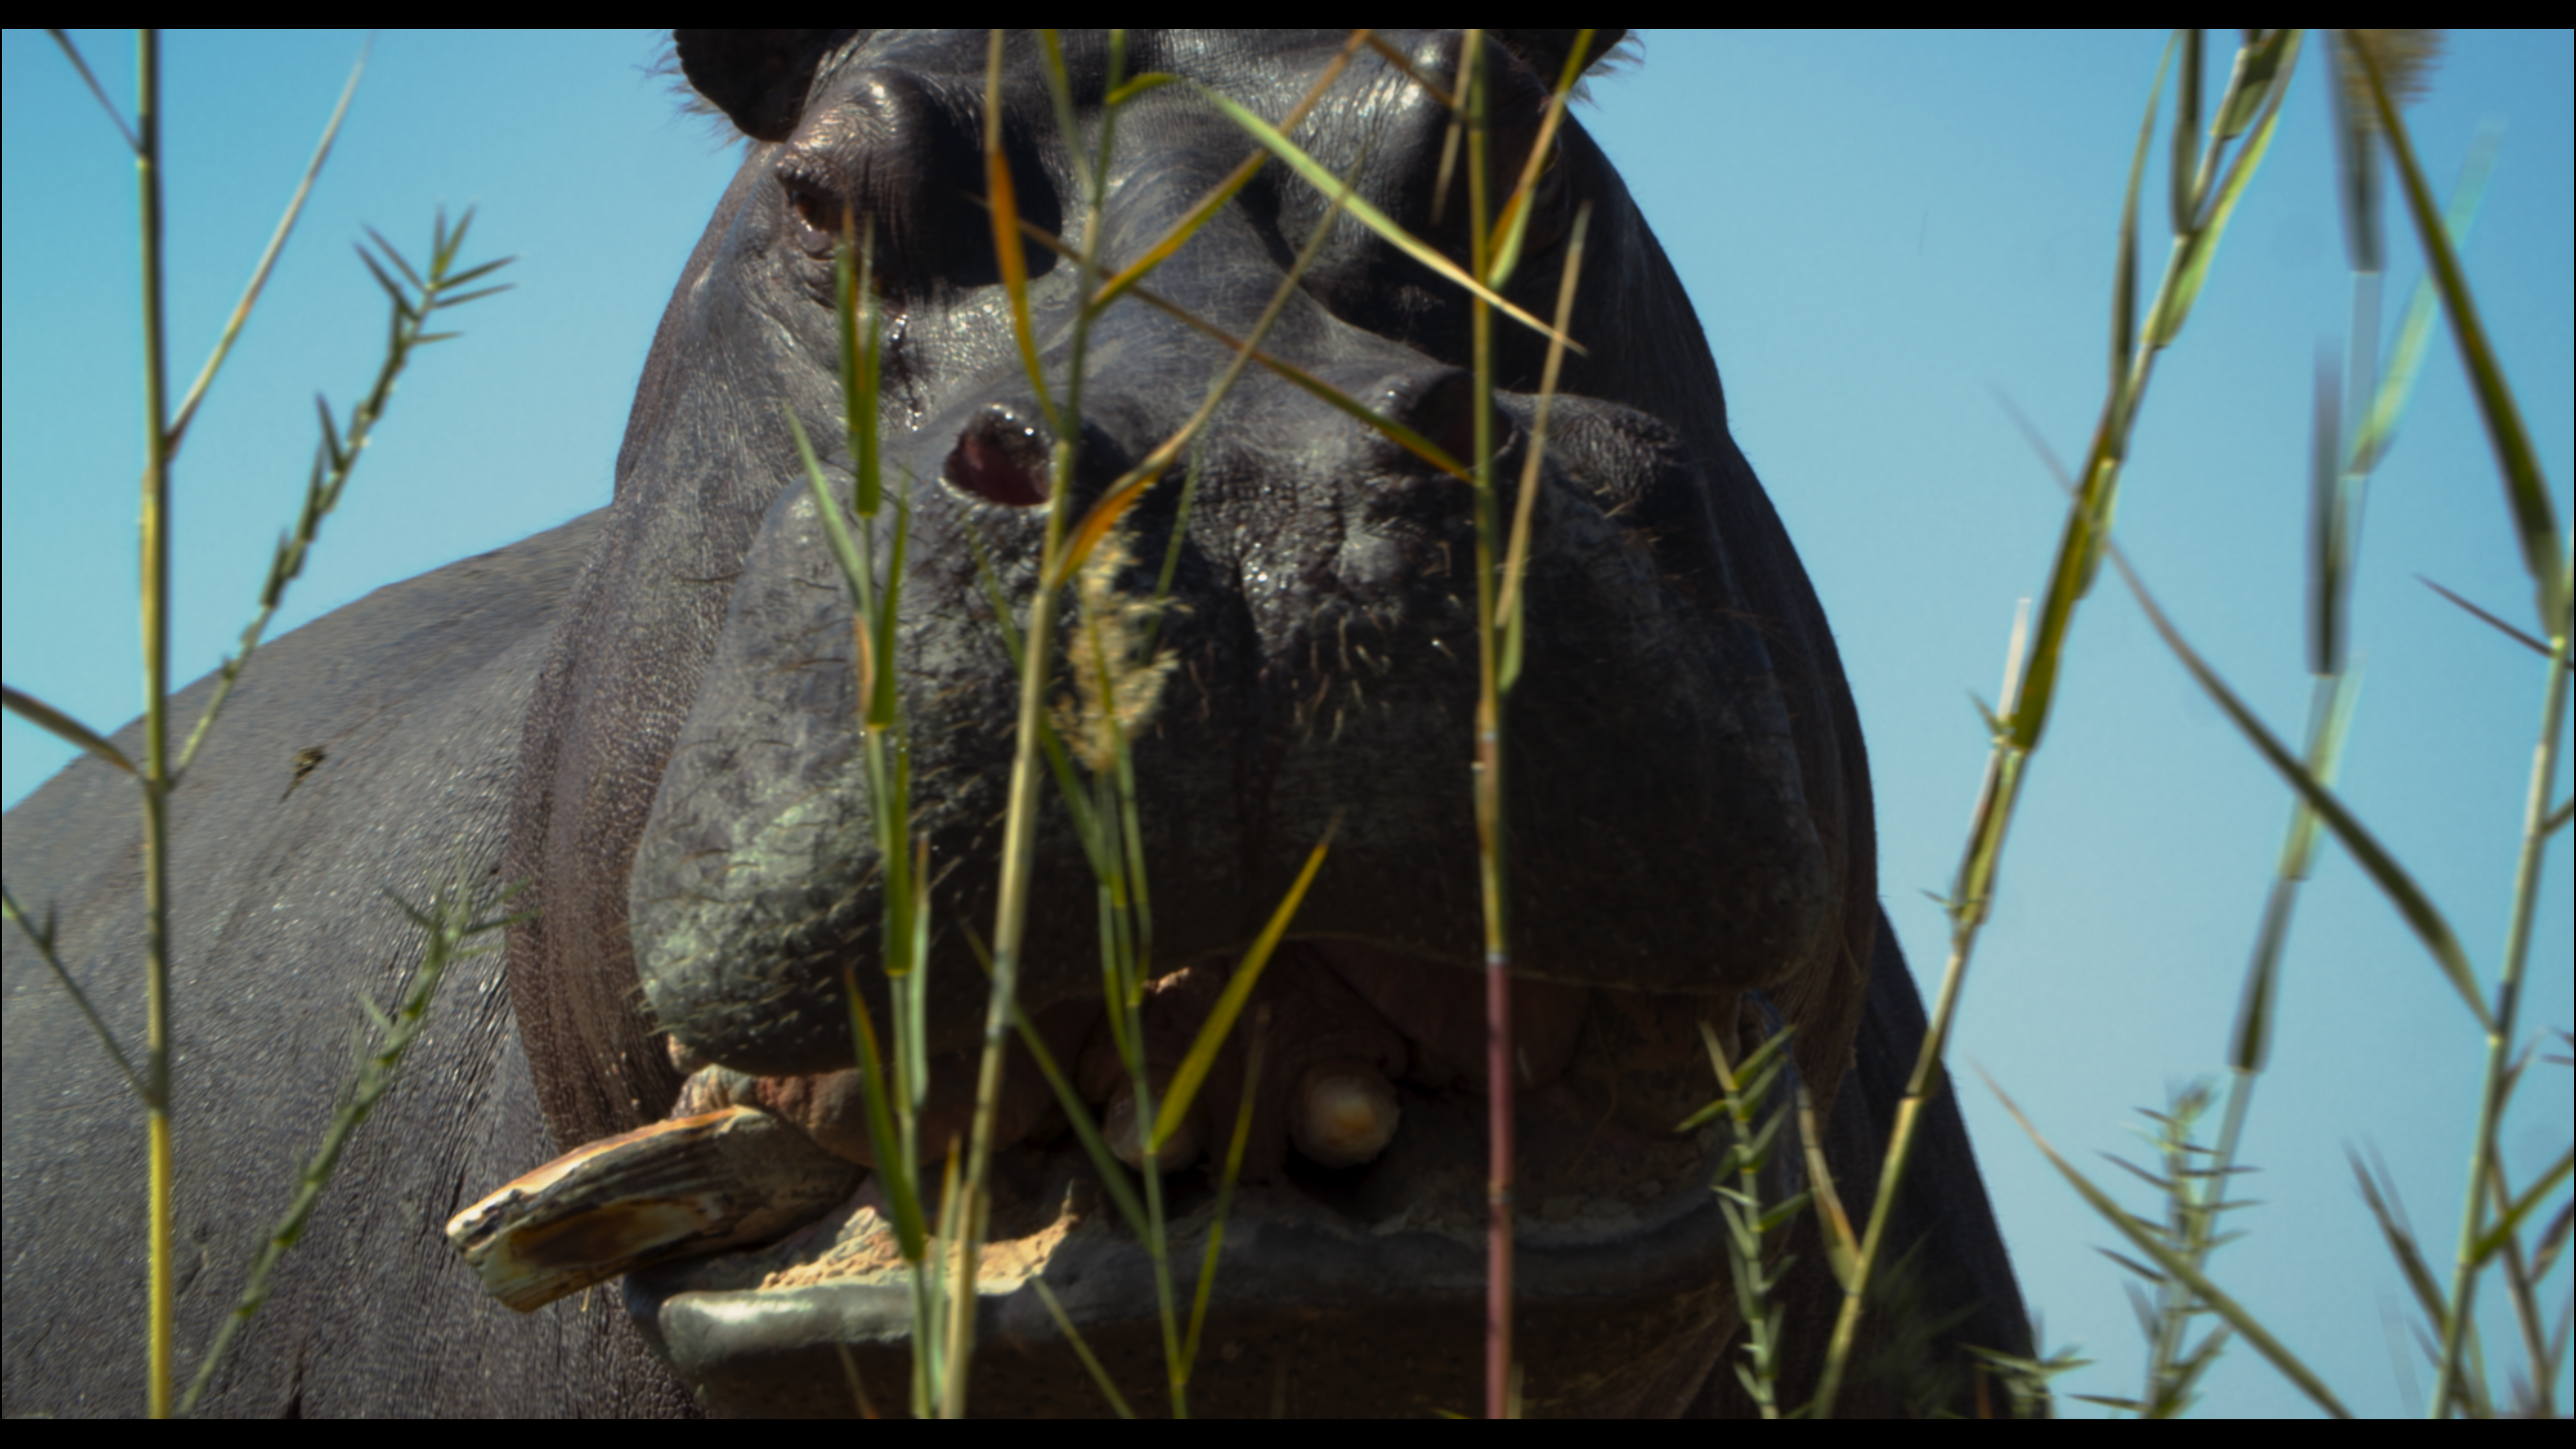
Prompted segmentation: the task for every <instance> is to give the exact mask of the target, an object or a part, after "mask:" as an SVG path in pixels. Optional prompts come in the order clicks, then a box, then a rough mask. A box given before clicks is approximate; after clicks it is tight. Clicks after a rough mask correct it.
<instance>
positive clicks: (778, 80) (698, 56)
mask: <svg viewBox="0 0 2576 1449" xmlns="http://www.w3.org/2000/svg"><path fill="white" fill-rule="evenodd" d="M849 36H850V32H849V31H847V30H675V31H673V32H672V33H671V38H672V40H673V41H675V42H676V43H677V44H678V45H679V49H680V72H681V74H683V75H686V76H687V77H688V78H689V84H690V86H691V87H693V88H694V89H695V90H696V91H697V93H698V94H699V95H702V96H704V97H706V98H707V100H708V101H710V102H712V103H713V104H714V105H715V107H716V109H718V110H720V111H722V112H724V113H725V114H726V115H727V116H730V117H732V118H733V123H734V125H735V127H736V128H737V129H739V130H740V131H741V132H742V133H743V134H744V135H746V136H749V137H751V138H752V139H753V140H755V141H784V140H786V139H787V137H788V135H789V133H790V132H793V131H794V130H795V129H796V121H797V118H798V117H799V116H801V115H803V114H804V111H805V96H806V93H807V92H808V91H809V90H811V89H812V88H813V85H814V67H815V66H816V65H818V64H820V63H821V62H822V59H823V57H824V56H826V55H829V54H830V53H831V52H832V50H833V48H834V47H835V46H838V45H839V44H840V43H841V42H842V41H844V40H846V39H848V38H849Z"/></svg>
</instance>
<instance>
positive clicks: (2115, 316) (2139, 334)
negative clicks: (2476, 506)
mask: <svg viewBox="0 0 2576 1449" xmlns="http://www.w3.org/2000/svg"><path fill="white" fill-rule="evenodd" d="M2299 44H2300V32H2298V31H2295V30H2288V31H2268V32H2253V33H2249V34H2248V36H2247V38H2246V41H2245V43H2244V44H2243V45H2242V46H2241V47H2240V48H2239V49H2238V51H2237V55H2236V61H2235V66H2234V69H2233V71H2232V73H2231V74H2230V76H2229V78H2228V83H2227V88H2226V90H2225V92H2224V93H2223V94H2222V95H2221V97H2220V99H2219V103H2218V106H2217V108H2216V114H2215V116H2214V117H2213V119H2212V121H2211V123H2210V125H2209V128H2208V130H2207V132H2206V134H2205V135H2204V136H2203V137H2202V138H2201V144H2200V146H2199V148H2198V155H2197V157H2195V156H2194V154H2193V148H2192V147H2190V146H2188V145H2176V146H2175V147H2174V148H2173V155H2172V158H2171V161H2170V165H2171V167H2172V168H2173V175H2174V177H2175V181H2174V194H2175V198H2176V204H2175V208H2174V235H2173V241H2172V246H2171V248H2170V250H2169V251H2168V253H2167V256H2166V261H2165V269H2164V274H2163V278H2162V280H2161V281H2160V282H2159V283H2158V285H2157V288H2156V293H2155V297H2154V299H2153V300H2152V301H2151V302H2150V303H2149V304H2148V307H2147V310H2146V314H2145V325H2144V328H2143V330H2142V331H2141V329H2140V328H2139V326H2138V323H2137V320H2136V314H2135V313H2134V312H2133V311H2132V310H2131V308H2132V304H2133V301H2134V297H2135V280H2134V275H2135V258H2136V254H2137V197H2138V191H2139V185H2140V182H2141V180H2142V178H2143V174H2144V171H2145V168H2146V157H2147V145H2148V142H2149V140H2150V138H2151V137H2152V136H2153V134H2154V130H2155V117H2156V111H2157V99H2158V98H2160V97H2161V95H2162V93H2163V88H2164V73H2165V70H2166V69H2167V68H2168V67H2169V66H2170V63H2171V61H2172V58H2173V48H2172V47H2169V48H2168V49H2167V51H2166V59H2165V61H2164V62H2163V63H2160V64H2159V66H2158V68H2157V74H2156V82H2155V85H2154V87H2153V88H2152V89H2151V91H2150V93H2149V95H2150V98H2149V101H2148V105H2147V113H2146V118H2145V120H2144V121H2143V122H2142V124H2141V125H2140V127H2139V132H2138V143H2137V148H2136V151H2135V154H2134V156H2133V159H2132V161H2131V163H2130V172H2129V185H2128V198H2127V201H2126V203H2125V208H2124V213H2123V216H2122V219H2121V227H2120V258H2119V264H2118V266H2117V268H2116V270H2115V273H2114V305H2113V309H2112V368H2111V382H2110V387H2109V389H2108V392H2107V394H2106V396H2105V398H2104V401H2103V406H2102V413H2101V417H2100V420H2099V421H2098V422H2097V423H2096V425H2095V428H2094V434H2093V442H2092V445H2091V447H2090V448H2089V449H2088V450H2087V452H2086V456H2085V460H2084V467H2083V471H2082V473H2081V474H2080V475H2079V481H2080V488H2079V492H2078V496H2077V499H2076V502H2075V504H2074V506H2073V507H2072V508H2070V509H2069V511H2068V516H2067V522H2066V528H2065V532H2064V534H2063V536H2062V537H2061V538H2060V540H2059V543H2058V551H2057V559H2056V562H2055V564H2054V565H2053V566H2052V568H2051V570H2050V576H2049V582H2048V587H2047V589H2046V591H2045V593H2044V594H2043V596H2042V598H2043V603H2042V605H2041V608H2040V612H2039V623H2038V629H2037V632H2036V635H2035V637H2033V638H2032V640H2031V641H2030V644H2029V647H2028V649H2027V650H2026V651H2023V650H2016V651H2015V653H2014V656H2013V660H2012V663H2011V664H2010V665H2009V666H2008V675H2007V677H2008V679H2009V680H2011V681H2012V684H2013V686H2014V687H2010V688H2008V689H2007V691H2006V695H2005V697H2004V698H2002V699H2001V700H2000V701H1999V702H1998V706H1997V710H1996V712H1995V713H1994V715H1993V716H1992V717H1991V718H1992V719H1993V721H1994V724H1995V738H1994V743H1993V748H1992V751H1991V753H1990V755H1989V757H1988V760H1987V766H1986V777H1985V783H1984V785H1983V787H1982V788H1981V790H1980V792H1979V798H1978V802H1977V808H1976V812H1975V814H1974V816H1973V817H1972V819H1973V823H1972V825H1971V827H1970V830H1969V835H1968V840H1967V844H1966V846H1965V848H1964V849H1963V851H1962V852H1961V857H1960V864H1959V873H1958V877H1957V880H1956V883H1955V884H1954V886H1953V888H1952V891H1951V899H1950V901H1949V903H1948V904H1949V911H1950V916H1951V944H1950V955H1949V960H1948V962H1947V964H1946V965H1945V967H1944V969H1943V972H1942V977H1941V986H1940V990H1939V992H1938V994H1937V995H1936V996H1935V998H1934V1002H1933V1008H1932V1012H1931V1020H1930V1024H1929V1027H1928V1029H1927V1030H1926V1031H1925V1033H1924V1038H1923V1044H1922V1048H1921V1051H1920V1052H1919V1053H1918V1055H1917V1056H1916V1058H1915V1064H1914V1070H1913V1072H1912V1074H1911V1075H1910V1076H1909V1078H1908V1079H1907V1082H1906V1087H1905V1095H1904V1096H1903V1098H1902V1099H1900V1101H1899V1102H1898V1104H1897V1109H1896V1115H1895V1120H1894V1122H1893V1123H1892V1124H1891V1128H1890V1131H1889V1136H1888V1146H1887V1152H1886V1156H1885V1158H1884V1160H1883V1162H1882V1165H1881V1167H1880V1171H1879V1184H1878V1198H1877V1201H1876V1202H1875V1203H1873V1204H1872V1206H1871V1209H1870V1214H1869V1219H1868V1227H1867V1228H1866V1229H1865V1230H1864V1233H1863V1235H1862V1237H1861V1240H1860V1242H1859V1243H1858V1244H1857V1245H1846V1246H1847V1247H1848V1248H1849V1251H1850V1256H1851V1260H1852V1268H1851V1273H1850V1275H1849V1276H1848V1277H1847V1278H1845V1280H1844V1283H1843V1302H1842V1307H1841V1310H1840V1312H1839V1313H1838V1314H1837V1316H1836V1318H1835V1322H1834V1330H1833V1337H1832V1339H1831V1340H1830V1342H1829V1343H1828V1344H1827V1347H1826V1356H1825V1367H1824V1370H1823V1372H1822V1374H1821V1375H1820V1376H1819V1379H1818V1383H1817V1389H1816V1397H1815V1399H1814V1401H1813V1404H1812V1410H1813V1412H1814V1413H1815V1414H1816V1415H1817V1416H1818V1417H1830V1416H1831V1414H1832V1412H1833V1406H1834V1401H1835V1398H1836V1396H1837V1394H1838V1393H1839V1391H1840V1387H1841V1384H1842V1379H1843V1375H1844V1372H1845V1370H1846V1367H1847V1365H1848V1364H1849V1362H1850V1359H1851V1354H1852V1350H1853V1347H1854V1345H1855V1343H1856V1342H1857V1340H1858V1334H1859V1328H1860V1315H1861V1311H1862V1306H1863V1304H1864V1303H1865V1302H1866V1300H1867V1294H1868V1289H1869V1285H1870V1277H1871V1270H1872V1265H1873V1264H1874V1263H1875V1262H1876V1261H1877V1258H1878V1254H1879V1251H1880V1249H1881V1247H1882V1245H1883V1243H1884V1241H1885V1237H1886V1232H1887V1225H1888V1222H1889V1221H1890V1218H1891V1216H1892V1213H1893V1209H1894V1205H1895V1202H1896V1199H1897V1197H1898V1196H1899V1194H1900V1193H1901V1192H1902V1190H1903V1188H1904V1183H1905V1175H1906V1167H1907V1164H1908V1162H1909V1160H1910V1158H1911V1156H1912V1153H1913V1148H1914V1141H1915V1136H1916V1133H1917V1132H1918V1130H1919V1129H1920V1125H1921V1121H1922V1115H1923V1110H1924V1108H1925V1106H1926V1105H1927V1103H1928V1102H1929V1101H1930V1099H1931V1095H1932V1093H1933V1092H1935V1091H1937V1090H1939V1089H1940V1088H1941V1085H1942V1077H1943V1072H1942V1057H1943V1055H1944V1053H1945V1051H1946V1050H1947V1047H1948V1043H1949V1035H1950V1028H1951V1023H1952V1021H1953V1019H1954V1017H1955V1015H1956V1012H1957V1009H1958V1001H1959V995H1960V992H1961V990H1962V989H1963V987H1964V986H1965V984H1966V976H1967V967H1968V963H1969V961H1970V960H1971V959H1972V958H1973V956H1974V955H1975V951H1976V942H1977V937H1978V933H1979V930H1980V928H1981V927H1982V926H1983V924H1984V922H1985V919H1986V915H1987V912H1988V910H1989V908H1990V905H1991V902H1992V899H1993V893H1994V889H1995V881H1996V876H1997V873H1998V869H1999V867H2000V864H2001V861H2002V855H2003V847H2004V841H2005V838H2006V835H2007V834H2008V832H2009V829H2010V826H2011V822H2012V816H2013V811H2014V807H2015V805H2016V804H2017V803H2018V800H2019V797H2020V791H2021V786H2022V783H2023V781H2024V779H2025V776H2026V770H2025V766H2026V763H2027V761H2028V759H2029V757H2030V756H2031V754H2032V753H2033V752H2035V751H2036V750H2037V749H2038V747H2039V743H2040V740H2041V738H2042V737H2043V735H2044V733H2045V730H2046V726H2047V723H2048V716H2049V712H2050V707H2051V705H2052V704H2053V703H2054V700H2055V694H2056V685H2057V679H2058V675H2059V672H2060V669H2061V666H2062V662H2063V656H2064V652H2065V648H2066V640H2067V635H2068V631H2069V629H2070V628H2071V627H2072V625H2073V622H2074V616H2075V609H2076V606H2077V604H2078V603H2080V602H2081V601H2082V599H2083V598H2084V596H2085V595H2086V594H2087V593H2088V592H2090V590H2091V587H2092V582H2093V577H2094V574H2095V572H2096V571H2097V570H2098V568H2099V567H2100V562H2101V557H2102V554H2103V551H2104V546H2105V545H2106V543H2107V542H2108V539H2109V536H2110V531H2111V525H2112V521H2113V518H2114V516H2115V514H2116V511H2117V506H2118V500H2119V483H2120V473H2121V465H2122V463H2123V461H2124V460H2125V459H2126V457H2127V453H2128V441H2129V435H2130V432H2131V430H2132V428H2133V427H2134V425H2135V422H2136V419H2137V414H2138V410H2139V408H2140V407H2141V406H2142V405H2143V404H2144V402H2145V398H2146V388H2147V383H2148V380H2149V378H2150V377H2151V376H2152V374H2153V369H2154V365H2155V359H2156V357H2157V355H2158V354H2159V353H2161V352H2162V351H2163V350H2164V349H2165V348H2166V347H2168V346H2170V345H2171V344H2172V343H2173V341H2174V339H2175V338H2176V337H2177V336H2178V335H2179V334H2180V333H2181V330H2182V327H2183V324H2184V322H2185V321H2186V320H2187V319H2188V318H2189V316H2190V312H2191V307H2192V304H2193V303H2194V302H2195V301H2196V300H2197V298H2198V296H2199V292H2200V289H2201V285H2202V283H2203V282H2204V281H2205V280H2206V278H2207V275H2208V269H2209V267H2210V264H2211V262H2212V260H2213V258H2214V257H2215V255H2216V251H2217V246H2218V242H2219V240H2220V239H2221V237H2222V236H2223V235H2224V233H2225V231H2226V227H2227V222H2228V220H2229V218H2230V217H2231V216H2232V215H2233V214H2234V211H2235V206H2236V202H2237V199H2238V198H2239V197H2240V196H2241V195H2242V194H2243V192H2244V188H2245V187H2246V185H2247V184H2248V183H2249V182H2250V181H2251V180H2252V179H2253V176H2254V172H2255V170H2256V169H2257V167H2258V166H2259V165H2260V164H2261V161H2262V159H2263V156H2264V153H2265V151H2266V150H2267V149H2268V148H2269V146H2270V143H2271V137H2272V132H2273V129H2274V127H2275V125H2276V124H2277V123H2278V121H2279V118H2280V108H2281V102H2282V99H2283V97H2284V96H2285V95H2286V94H2287V92H2288V89H2289V80H2290V77H2291V75H2292V73H2293V71H2294V69H2295V67H2296V62H2297V59H2298V53H2299ZM2184 91H2185V105H2184V109H2185V110H2186V112H2190V111H2194V110H2196V105H2194V104H2192V102H2193V101H2195V100H2196V97H2197V95H2198V90H2197V81H2196V80H2194V81H2191V82H2186V83H2185V86H2184ZM2240 136H2242V137H2244V145H2243V146H2242V148H2241V149H2239V150H2238V151H2237V153H2236V154H2235V156H2234V157H2233V159H2232V160H2229V161H2227V162H2226V164H2225V170H2224V173H2223V175H2222V172H2221V169H2220V167H2221V158H2222V157H2223V156H2224V155H2225V152H2226V150H2227V146H2228V143H2229V142H2231V141H2233V140H2235V139H2237V138H2238V137H2240ZM2185 177H2188V178H2189V179H2188V181H2185V180H2184V179H2183V178H2185Z"/></svg>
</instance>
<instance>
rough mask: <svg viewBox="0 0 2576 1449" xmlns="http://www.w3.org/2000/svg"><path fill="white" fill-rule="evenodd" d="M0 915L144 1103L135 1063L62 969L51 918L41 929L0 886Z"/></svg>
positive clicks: (75, 983) (15, 899) (141, 1084)
mask: <svg viewBox="0 0 2576 1449" xmlns="http://www.w3.org/2000/svg"><path fill="white" fill-rule="evenodd" d="M0 911H5V913H6V915H7V917H8V919H10V920H12V921H14V922H16V923H17V925H18V929H19V930H21V931H24V932H26V933H27V939H28V940H29V941H30V942H32V943H34V945H35V947H36V954H37V955H38V956H40V957H42V958H43V959H44V963H45V966H46V967H47V969H49V970H51V971H52V972H53V973H54V980H55V981H57V982H59V983H60V984H61V986H62V988H63V990H64V991H65V992H67V993H69V994H70V996H71V999H72V1005H74V1006H77V1007H79V1008H80V1014H81V1019H82V1020H84V1021H87V1022H88V1023H89V1029H90V1032H91V1034H93V1035H95V1036H96V1037H97V1038H98V1044H99V1045H100V1046H103V1047H105V1048H107V1055H108V1058H109V1059H110V1060H112V1061H114V1062H115V1063H116V1069H117V1070H118V1071H120V1072H122V1073H124V1074H125V1085H126V1087H127V1088H128V1089H129V1090H131V1091H132V1092H133V1093H134V1097H135V1100H136V1101H142V1100H144V1091H143V1078H142V1077H141V1076H140V1075H139V1074H137V1073H136V1072H135V1070H134V1063H133V1062H132V1061H131V1060H129V1059H127V1057H126V1055H125V1049H124V1048H123V1047H120V1046H118V1045H117V1044H116V1038H115V1037H114V1036H112V1035H110V1034H109V1032H108V1029H107V1023H106V1022H105V1021H103V1020H101V1019H100V1018H99V1014H98V1012H97V1011H96V1010H95V1009H94V1008H92V1007H91V1006H90V1004H89V997H88V996H87V995H86V994H84V993H83V992H82V991H81V989H80V983H78V982H76V981H74V980H72V973H71V972H69V971H67V970H65V969H64V968H63V961H62V958H61V957H60V956H58V955H56V954H55V952H54V929H53V922H52V921H51V919H50V918H49V919H48V920H47V921H46V923H45V925H44V926H43V927H41V928H39V927H38V926H37V925H36V923H35V922H34V921H32V920H29V919H28V917H27V912H26V909H25V908H24V907H22V906H20V905H19V904H18V898H17V897H16V896H14V895H11V894H10V893H9V891H8V889H7V887H5V886H0Z"/></svg>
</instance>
